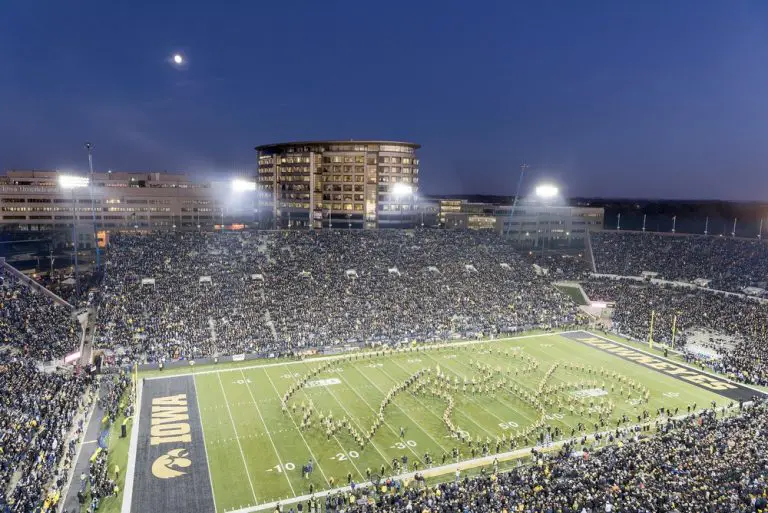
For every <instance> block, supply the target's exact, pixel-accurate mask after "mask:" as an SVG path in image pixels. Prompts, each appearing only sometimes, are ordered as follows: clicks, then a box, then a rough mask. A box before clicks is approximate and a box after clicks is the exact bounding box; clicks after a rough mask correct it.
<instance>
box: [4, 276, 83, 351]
mask: <svg viewBox="0 0 768 513" xmlns="http://www.w3.org/2000/svg"><path fill="white" fill-rule="evenodd" d="M81 334H82V329H81V327H80V323H79V322H78V321H77V319H75V318H73V317H72V311H71V310H70V309H68V308H66V307H63V306H61V305H59V304H57V303H55V302H54V301H53V300H52V299H50V298H49V297H47V296H45V295H44V294H41V293H39V292H35V291H34V290H32V289H30V288H29V287H27V286H26V285H24V284H22V283H19V281H18V280H17V279H16V278H15V277H14V276H11V275H10V274H8V273H6V272H5V271H4V270H3V271H0V347H2V346H7V347H8V348H11V349H13V350H14V351H17V352H18V353H20V354H21V355H23V356H25V357H29V358H34V359H36V360H41V361H50V360H54V359H57V358H61V357H62V356H64V355H66V354H68V353H71V352H73V351H75V350H76V349H77V348H78V347H79V346H80V341H81Z"/></svg>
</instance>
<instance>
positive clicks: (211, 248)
mask: <svg viewBox="0 0 768 513" xmlns="http://www.w3.org/2000/svg"><path fill="white" fill-rule="evenodd" d="M107 259H108V266H107V271H106V277H105V280H104V285H103V287H102V292H101V293H102V300H101V306H100V310H99V339H98V344H99V345H101V346H108V347H116V348H119V349H120V350H121V351H126V352H127V353H126V354H131V355H133V356H135V357H136V358H138V359H140V360H149V361H157V360H161V359H170V358H195V357H200V356H205V355H215V354H233V353H235V354H236V353H244V352H262V353H264V352H288V351H291V350H298V349H303V348H307V347H318V346H327V345H336V344H345V343H376V342H404V341H412V340H418V341H423V340H445V339H450V338H454V337H474V336H480V335H494V334H497V333H504V332H512V331H516V330H522V329H527V328H531V327H535V326H543V327H554V326H562V325H568V324H573V323H575V322H576V321H577V318H578V314H577V309H576V308H575V305H573V304H572V302H571V301H570V300H569V299H568V298H567V297H566V296H564V295H563V294H561V293H560V292H558V291H557V290H555V289H553V288H552V287H550V286H549V284H548V279H546V278H545V277H541V276H537V275H536V273H534V272H533V269H532V267H531V266H530V264H528V263H526V262H525V261H524V260H522V259H521V258H520V256H519V255H518V254H517V253H516V252H515V251H514V250H513V249H512V247H511V246H510V245H509V244H508V243H506V242H505V241H504V240H503V239H501V238H499V237H497V236H495V235H494V234H488V233H482V232H474V231H437V230H428V231H412V232H405V231H383V230H382V231H331V232H327V231H326V232H321V233H313V232H306V231H291V232H280V233H275V232H272V233H262V234H255V233H237V232H235V233H213V234H212V233H161V234H152V235H134V234H118V235H116V236H114V237H113V238H112V241H111V245H110V250H109V253H108V255H107Z"/></svg>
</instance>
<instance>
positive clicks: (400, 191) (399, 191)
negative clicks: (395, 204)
mask: <svg viewBox="0 0 768 513" xmlns="http://www.w3.org/2000/svg"><path fill="white" fill-rule="evenodd" d="M392 195H393V196H394V197H395V198H396V199H398V200H402V199H405V198H408V199H409V200H410V202H409V203H408V205H409V209H408V210H410V206H411V205H412V203H413V187H412V186H410V185H408V184H407V183H403V182H397V183H396V184H395V185H393V186H392Z"/></svg>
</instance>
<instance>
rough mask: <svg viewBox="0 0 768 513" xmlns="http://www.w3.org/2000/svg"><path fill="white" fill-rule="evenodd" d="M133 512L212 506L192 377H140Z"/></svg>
mask: <svg viewBox="0 0 768 513" xmlns="http://www.w3.org/2000/svg"><path fill="white" fill-rule="evenodd" d="M141 395H142V397H141V413H140V415H139V426H138V430H139V431H138V440H137V443H136V464H135V467H134V478H133V483H134V484H133V493H132V499H131V506H130V507H131V509H130V511H131V513H146V512H149V511H162V512H164V513H208V512H211V511H214V502H213V492H212V490H211V481H210V476H209V474H208V461H207V459H206V453H205V444H204V442H203V427H202V424H201V423H200V412H199V411H198V408H197V396H196V393H195V382H194V378H193V377H192V376H183V377H178V378H171V379H155V380H144V386H143V389H142V394H141Z"/></svg>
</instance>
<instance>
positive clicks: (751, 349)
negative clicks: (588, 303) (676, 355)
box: [582, 279, 768, 385]
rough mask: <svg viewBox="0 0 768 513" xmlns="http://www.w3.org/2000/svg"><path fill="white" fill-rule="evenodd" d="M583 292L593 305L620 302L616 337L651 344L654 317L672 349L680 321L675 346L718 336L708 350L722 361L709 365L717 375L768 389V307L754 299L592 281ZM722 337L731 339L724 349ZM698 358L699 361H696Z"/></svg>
mask: <svg viewBox="0 0 768 513" xmlns="http://www.w3.org/2000/svg"><path fill="white" fill-rule="evenodd" d="M582 288H583V289H584V291H585V292H586V293H587V296H588V297H589V299H590V300H592V301H611V302H615V308H614V312H613V318H612V321H613V328H614V331H616V332H618V333H621V334H623V335H628V336H629V337H631V338H634V339H636V340H647V339H648V335H649V333H650V329H651V312H654V322H653V338H654V340H656V341H659V342H663V343H666V344H670V343H671V342H672V323H673V319H674V318H675V317H676V318H677V320H676V330H675V331H676V336H675V345H676V346H677V347H678V348H679V349H680V348H684V346H685V344H686V342H687V333H688V332H690V331H692V330H695V329H699V330H705V331H707V332H709V333H712V334H714V335H713V336H709V337H708V340H707V341H706V344H707V345H709V346H710V348H711V349H713V350H714V351H715V352H716V353H718V354H719V356H720V358H715V359H707V360H706V363H707V364H708V365H709V366H711V367H712V368H713V369H715V370H718V371H721V372H725V373H728V374H730V375H732V377H734V378H735V379H738V380H739V381H744V382H746V383H754V384H761V385H765V384H768V333H767V332H766V323H768V304H766V303H765V302H760V301H758V300H756V299H754V298H750V297H743V296H736V295H725V294H720V293H717V292H714V291H708V290H703V289H690V288H683V287H674V286H669V285H667V286H664V285H653V284H650V283H646V282H636V281H631V280H613V279H605V280H590V281H586V282H582ZM717 334H722V335H727V336H728V339H729V341H728V342H730V343H728V344H725V343H721V342H724V341H721V340H719V338H718V337H717V336H716V335H717ZM690 356H691V357H693V356H694V355H690Z"/></svg>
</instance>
